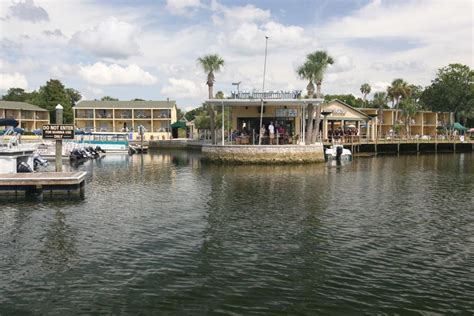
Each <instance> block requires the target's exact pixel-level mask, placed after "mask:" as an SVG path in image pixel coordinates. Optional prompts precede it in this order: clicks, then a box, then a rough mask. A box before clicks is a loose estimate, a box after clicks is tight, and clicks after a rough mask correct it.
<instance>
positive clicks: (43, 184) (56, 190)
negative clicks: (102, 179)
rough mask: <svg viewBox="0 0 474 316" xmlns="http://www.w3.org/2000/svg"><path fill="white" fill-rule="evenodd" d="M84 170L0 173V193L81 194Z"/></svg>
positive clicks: (82, 191) (16, 194)
mask: <svg viewBox="0 0 474 316" xmlns="http://www.w3.org/2000/svg"><path fill="white" fill-rule="evenodd" d="M86 174H87V173H86V172H83V171H81V172H38V173H2V174H0V195H13V196H18V195H30V194H43V195H51V196H52V195H82V194H84V188H85V177H86Z"/></svg>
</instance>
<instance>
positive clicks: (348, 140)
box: [324, 135, 474, 145]
mask: <svg viewBox="0 0 474 316" xmlns="http://www.w3.org/2000/svg"><path fill="white" fill-rule="evenodd" d="M334 140H335V141H337V142H341V143H343V144H348V145H350V144H398V143H453V142H456V143H460V142H462V140H461V139H460V136H459V135H456V136H444V135H438V136H428V135H424V136H421V137H414V136H413V137H400V136H392V137H381V138H377V139H369V138H367V137H366V136H342V137H335V138H334ZM324 142H326V143H327V142H332V139H331V138H329V139H327V140H325V141H324ZM464 142H465V143H474V139H471V138H470V137H469V136H468V135H466V136H465V137H464Z"/></svg>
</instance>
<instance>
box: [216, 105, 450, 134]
mask: <svg viewBox="0 0 474 316" xmlns="http://www.w3.org/2000/svg"><path fill="white" fill-rule="evenodd" d="M208 102H209V103H210V102H212V103H214V104H215V106H216V107H219V106H220V105H221V104H222V106H225V107H227V106H230V107H231V113H232V114H231V126H232V130H238V131H242V130H246V131H247V133H248V134H249V135H251V136H252V137H254V138H255V135H256V134H258V130H259V126H260V108H261V101H260V100H258V99H257V98H253V99H252V98H250V99H225V100H208ZM309 102H312V103H313V104H319V102H316V100H309V99H300V98H297V99H266V100H265V101H264V105H265V106H264V113H263V120H262V122H263V125H265V126H268V124H269V123H270V122H272V123H273V124H275V125H278V126H283V127H284V130H285V131H286V133H288V134H289V135H290V137H291V138H292V139H293V140H294V141H296V142H299V141H301V139H302V136H303V130H304V129H305V128H306V126H305V125H307V118H305V119H303V118H302V113H305V112H306V107H307V105H308V104H309ZM395 112H396V110H393V109H385V110H383V114H382V120H381V121H380V120H379V119H378V110H377V109H374V108H354V107H351V106H350V105H348V104H346V103H344V102H342V101H340V100H333V101H331V102H328V103H324V104H321V123H320V124H321V125H320V130H321V135H322V139H323V140H324V141H327V140H330V139H331V138H332V136H333V135H338V134H339V133H340V131H344V132H346V133H347V131H348V130H350V134H351V135H353V136H358V137H362V138H367V139H369V140H375V139H376V138H384V137H386V136H388V135H389V134H390V133H391V132H392V135H393V128H394V125H395ZM453 118H454V116H453V113H447V112H443V113H438V112H430V111H419V112H417V113H416V114H415V115H414V117H413V118H412V119H411V120H410V122H409V124H410V130H411V135H412V136H415V135H418V136H424V135H426V136H430V137H434V136H436V135H437V132H438V131H439V129H440V127H441V126H448V125H451V124H452V123H453V122H454V121H453ZM398 124H399V125H400V126H401V127H402V128H401V130H400V134H401V135H402V136H404V135H405V134H406V128H405V118H404V116H403V113H402V112H401V111H400V110H399V114H398ZM218 128H219V127H218ZM257 136H258V135H257ZM294 141H293V143H294Z"/></svg>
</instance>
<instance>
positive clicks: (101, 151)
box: [95, 146, 105, 154]
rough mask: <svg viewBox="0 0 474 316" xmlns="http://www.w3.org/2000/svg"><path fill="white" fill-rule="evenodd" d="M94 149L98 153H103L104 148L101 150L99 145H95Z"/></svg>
mask: <svg viewBox="0 0 474 316" xmlns="http://www.w3.org/2000/svg"><path fill="white" fill-rule="evenodd" d="M95 151H96V152H98V153H103V154H105V150H103V149H102V148H101V147H100V146H95Z"/></svg>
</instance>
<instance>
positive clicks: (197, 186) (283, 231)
mask: <svg viewBox="0 0 474 316" xmlns="http://www.w3.org/2000/svg"><path fill="white" fill-rule="evenodd" d="M78 169H80V170H87V171H88V172H89V174H88V181H87V187H86V195H85V197H84V198H82V199H62V200H61V199H59V200H57V199H56V200H47V199H44V200H43V201H41V200H35V201H33V200H24V199H23V200H21V199H18V200H16V199H15V200H11V199H5V198H3V199H1V200H0V205H1V210H0V229H1V231H0V251H1V252H0V314H1V315H9V314H23V313H27V314H28V313H32V314H57V315H65V314H71V313H74V314H91V313H92V314H96V313H97V314H100V313H103V314H160V313H163V314H192V315H195V314H196V315H200V314H231V315H251V314H291V315H294V314H312V315H315V314H317V315H319V314H341V315H348V314H362V313H364V314H365V313H376V314H384V313H386V314H396V313H398V314H404V315H405V314H423V315H426V314H430V313H440V314H446V313H453V314H472V313H473V312H474V299H473V298H474V155H473V154H440V155H419V156H417V155H407V156H398V157H397V156H379V157H374V158H358V159H355V160H354V161H353V162H352V163H349V164H345V165H341V166H336V165H328V164H318V165H307V166H274V167H269V166H267V167H265V166H234V167H231V166H214V165H207V164H201V163H200V156H199V153H193V152H184V151H175V152H174V151H167V152H160V153H158V152H157V153H152V154H149V155H145V156H143V157H141V156H133V157H128V156H125V155H124V156H121V155H108V156H107V157H105V158H104V159H103V160H101V161H92V162H87V163H86V164H84V165H82V166H80V167H78Z"/></svg>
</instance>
